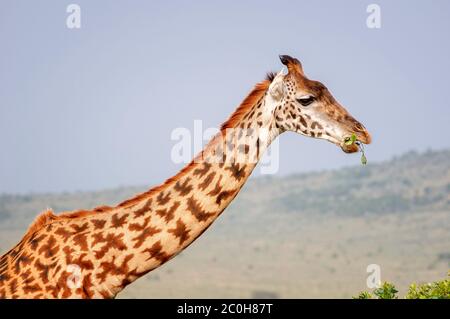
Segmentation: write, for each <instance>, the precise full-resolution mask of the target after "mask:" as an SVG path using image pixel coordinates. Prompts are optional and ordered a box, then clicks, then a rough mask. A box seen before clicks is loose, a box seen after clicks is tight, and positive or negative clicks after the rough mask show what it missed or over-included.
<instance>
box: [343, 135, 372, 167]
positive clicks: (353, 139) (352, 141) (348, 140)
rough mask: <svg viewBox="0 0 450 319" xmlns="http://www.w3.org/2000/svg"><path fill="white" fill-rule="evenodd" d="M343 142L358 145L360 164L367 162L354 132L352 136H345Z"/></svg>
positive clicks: (361, 145)
mask: <svg viewBox="0 0 450 319" xmlns="http://www.w3.org/2000/svg"><path fill="white" fill-rule="evenodd" d="M344 143H345V145H353V144H356V145H358V148H359V150H360V151H361V164H363V165H366V164H367V158H366V155H365V154H364V146H363V144H362V143H360V142H359V141H358V140H357V138H356V135H355V134H354V133H353V134H352V136H350V137H347V138H346V139H345V142H344Z"/></svg>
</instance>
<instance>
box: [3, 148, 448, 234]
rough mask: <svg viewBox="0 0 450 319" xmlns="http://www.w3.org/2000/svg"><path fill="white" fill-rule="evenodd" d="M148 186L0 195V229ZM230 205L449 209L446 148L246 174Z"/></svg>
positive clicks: (320, 210)
mask: <svg viewBox="0 0 450 319" xmlns="http://www.w3.org/2000/svg"><path fill="white" fill-rule="evenodd" d="M149 187H150V186H145V187H144V186H142V187H127V188H117V189H112V190H104V191H97V192H75V193H62V194H37V195H5V194H3V195H0V229H2V228H8V229H11V228H18V229H20V228H24V227H26V226H27V225H28V224H29V223H30V222H32V220H33V218H34V217H35V216H36V215H37V214H38V213H39V212H40V211H42V210H44V209H45V208H47V207H50V208H52V209H53V210H54V211H55V212H61V211H67V210H75V209H82V208H85V209H87V208H93V207H95V206H100V205H114V204H117V203H118V202H121V201H123V200H124V199H126V198H128V197H130V196H132V195H133V194H136V193H139V192H142V191H144V190H146V189H148V188H149ZM234 205H236V206H238V207H239V209H246V210H247V209H250V210H252V211H256V212H259V213H263V212H264V211H273V210H276V211H277V212H278V213H291V212H298V211H301V212H303V213H308V214H309V213H312V214H325V213H339V214H345V215H348V214H368V213H379V214H380V213H386V212H388V213H392V212H409V211H411V210H428V211H432V210H450V150H444V151H428V152H425V153H417V152H409V153H406V154H404V155H402V156H399V157H395V158H393V159H392V160H390V161H387V162H383V163H375V164H372V163H371V164H370V165H367V166H362V165H360V166H354V167H350V168H343V169H339V170H332V171H324V172H313V173H306V174H296V175H290V176H287V177H273V176H266V177H257V178H251V179H250V181H249V182H248V183H247V184H246V185H245V187H244V189H243V191H242V192H241V193H240V194H239V196H238V197H237V200H236V201H235V203H234Z"/></svg>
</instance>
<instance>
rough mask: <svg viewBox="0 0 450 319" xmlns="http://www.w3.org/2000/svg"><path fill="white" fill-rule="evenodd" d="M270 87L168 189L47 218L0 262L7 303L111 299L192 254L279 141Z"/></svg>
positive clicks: (255, 94)
mask: <svg viewBox="0 0 450 319" xmlns="http://www.w3.org/2000/svg"><path fill="white" fill-rule="evenodd" d="M268 88H269V83H268V81H266V82H263V83H261V84H259V85H257V86H256V88H255V89H254V90H253V91H252V92H251V93H250V95H249V96H248V97H247V98H246V99H245V100H244V102H243V103H242V104H241V105H240V106H239V108H238V109H237V110H236V111H235V112H234V113H233V114H232V116H231V117H230V118H229V120H228V121H227V122H225V123H224V124H223V125H222V128H221V132H220V133H219V134H217V135H216V136H215V137H214V138H213V139H212V140H211V141H210V142H209V143H208V145H207V146H206V147H205V148H204V150H203V151H202V152H201V153H200V154H199V155H198V156H197V157H196V158H195V159H194V160H193V161H192V162H191V163H190V164H189V165H187V166H186V167H185V168H183V169H182V170H181V171H180V172H179V173H178V174H177V175H175V176H174V177H172V178H170V179H168V180H167V181H166V182H165V183H164V184H162V185H160V186H157V187H155V188H152V189H150V190H149V191H147V192H145V193H142V194H140V195H138V196H136V197H134V198H132V199H130V200H127V201H125V202H123V203H121V204H119V205H118V206H117V207H114V208H111V207H98V208H96V209H94V210H93V211H75V212H68V213H63V214H61V215H58V216H56V215H53V214H52V212H50V211H48V212H46V213H44V214H42V215H40V216H39V217H38V218H37V219H36V222H35V223H34V224H33V225H32V226H31V227H30V229H29V231H28V232H27V233H26V235H25V236H24V238H23V239H22V240H21V241H20V243H19V244H17V245H16V246H15V247H14V248H13V249H11V250H10V251H9V252H7V253H6V254H5V255H3V256H2V257H0V297H8V298H18V297H22V298H69V297H74V298H76V297H78V298H80V297H81V298H83V297H84V298H95V297H103V298H111V297H114V296H115V295H116V294H117V293H118V292H120V291H121V290H122V289H123V288H124V287H125V286H127V285H128V284H130V283H131V282H133V281H134V280H136V279H137V278H139V277H141V276H143V275H144V274H146V273H147V272H149V271H151V270H153V269H155V268H157V267H158V266H160V265H161V264H163V263H164V262H166V261H168V260H169V259H170V258H172V257H173V256H175V255H176V254H177V253H179V252H180V251H182V250H183V249H185V248H186V247H187V246H188V245H189V244H190V243H192V242H193V241H194V240H195V239H196V238H197V237H198V236H200V235H201V234H202V233H203V232H204V231H205V230H206V229H207V228H208V227H209V226H210V225H211V223H212V222H213V221H214V220H215V219H216V218H217V217H218V216H219V215H220V214H221V213H222V211H223V210H224V209H225V208H226V207H227V206H228V205H229V204H230V202H231V201H232V200H233V198H234V197H235V196H236V195H237V193H238V192H239V190H240V189H241V188H242V186H243V185H244V183H245V182H246V180H247V179H248V177H249V176H250V174H251V172H252V171H253V169H254V168H255V166H256V164H257V162H258V160H259V159H260V157H261V156H262V154H263V152H264V151H265V149H266V148H267V147H268V146H269V144H270V143H271V141H272V140H273V139H274V138H275V137H276V136H277V135H278V129H277V127H276V124H274V120H273V116H272V111H273V109H274V107H275V105H274V103H273V101H272V100H271V95H270V94H266V93H267V90H268ZM74 269H79V272H78V271H77V273H76V276H74V273H73V272H72V270H74ZM74 278H78V281H77V284H75V283H74V282H72V279H74ZM69 283H73V284H69Z"/></svg>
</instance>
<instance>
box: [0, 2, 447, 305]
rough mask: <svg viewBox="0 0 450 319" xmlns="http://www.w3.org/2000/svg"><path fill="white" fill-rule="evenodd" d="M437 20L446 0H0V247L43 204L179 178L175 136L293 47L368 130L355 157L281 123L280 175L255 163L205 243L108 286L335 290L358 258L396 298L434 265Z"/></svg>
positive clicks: (442, 93) (225, 292)
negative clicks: (375, 13) (75, 9)
mask: <svg viewBox="0 0 450 319" xmlns="http://www.w3.org/2000/svg"><path fill="white" fill-rule="evenodd" d="M71 3H75V4H77V5H79V7H80V8H81V28H79V29H77V28H76V29H70V28H68V27H67V25H66V19H67V17H68V16H69V15H70V13H67V12H66V8H67V6H68V5H69V4H71ZM372 3H375V4H378V5H379V8H380V9H381V11H380V13H381V27H380V28H375V29H373V28H369V27H368V26H367V23H366V20H367V18H368V16H369V15H370V13H368V12H367V7H368V5H370V4H372ZM449 14H450V3H449V2H448V1H445V0H442V1H433V2H426V1H395V2H393V1H375V2H372V1H357V0H354V1H345V3H344V2H338V1H331V0H329V1H324V0H322V1H276V2H275V1H246V2H245V3H239V4H238V3H230V2H225V1H193V2H192V3H189V4H188V3H186V2H182V1H171V2H170V3H163V2H147V1H127V3H124V2H118V1H117V2H111V1H95V2H92V1H76V2H72V1H39V2H31V1H8V0H6V1H5V0H3V1H1V2H0V48H1V51H0V52H1V53H0V147H1V148H0V149H1V151H0V194H1V195H0V249H1V252H5V251H6V250H7V249H8V248H9V247H10V246H12V245H14V244H15V243H16V242H17V241H18V240H19V239H20V238H21V236H22V235H23V233H24V231H25V229H26V228H27V227H28V225H29V224H30V223H31V221H32V220H33V219H34V217H35V216H36V215H37V214H38V213H39V212H40V211H41V210H43V209H45V208H46V207H51V208H53V209H54V210H55V211H56V212H59V211H62V210H73V209H79V208H91V207H94V206H98V205H103V204H109V205H113V204H115V203H118V202H120V201H122V200H124V199H125V198H127V197H129V196H131V195H133V194H134V193H136V192H139V191H142V190H145V189H148V188H149V187H150V186H152V185H155V184H158V183H160V182H162V181H163V180H164V179H166V178H167V177H169V176H171V175H173V174H174V173H176V172H177V171H178V170H179V169H180V168H181V167H182V165H180V164H176V163H173V162H172V160H171V157H170V151H171V148H172V147H173V145H174V141H172V140H171V138H170V134H171V132H172V131H173V130H174V129H175V128H177V127H185V128H188V129H192V128H193V123H194V120H196V119H200V120H202V121H203V127H204V128H208V127H217V126H218V125H220V123H222V122H223V121H224V120H225V119H226V118H227V117H228V115H229V114H230V113H231V112H232V111H233V110H234V108H235V107H236V106H237V105H239V103H240V102H241V101H242V99H243V98H244V97H245V96H246V94H247V93H248V92H249V91H250V90H251V88H252V87H253V85H254V84H255V83H257V82H259V81H260V80H262V79H263V78H264V76H265V73H266V72H268V71H279V70H280V69H281V64H280V62H279V60H278V54H289V55H292V56H295V57H297V58H298V59H299V60H301V61H302V63H303V67H304V70H305V72H306V74H307V75H308V76H309V77H310V78H311V79H316V80H320V81H321V82H323V83H324V84H325V85H327V87H328V88H329V89H330V91H331V92H332V93H333V95H334V96H335V97H336V98H337V100H338V101H340V103H341V104H343V105H344V106H345V107H346V108H347V109H348V110H349V111H350V113H352V115H354V116H355V117H356V118H357V119H358V120H360V121H361V122H362V123H364V125H365V126H366V127H367V128H368V130H369V131H370V132H371V133H372V137H373V144H371V145H369V146H368V147H366V155H367V157H368V160H369V164H368V165H367V166H365V167H361V166H360V165H359V155H357V154H353V155H347V154H344V153H343V152H342V151H341V150H340V149H338V148H336V147H335V146H333V145H332V144H330V143H327V142H324V141H318V140H313V139H307V138H305V137H300V136H297V135H295V134H293V133H287V134H284V135H282V136H281V137H280V141H279V142H280V155H279V156H280V163H279V171H278V172H277V173H276V174H275V175H271V176H267V175H264V176H259V174H258V171H255V173H256V174H254V176H252V178H251V179H250V181H249V182H248V183H247V185H246V186H245V187H244V189H243V191H242V192H241V194H239V195H238V197H237V198H236V200H235V201H234V202H233V204H232V205H231V207H230V208H229V209H228V210H227V211H226V212H225V213H224V214H223V215H222V216H221V217H220V218H219V219H218V220H217V221H216V222H215V223H214V224H213V226H212V227H211V228H210V229H209V230H208V231H207V232H206V233H205V234H204V235H203V236H202V237H200V238H199V239H198V240H197V241H196V242H194V244H193V245H191V246H190V247H189V248H188V249H187V250H186V251H185V252H183V253H182V254H181V255H180V256H178V257H177V258H175V259H173V260H172V261H170V262H169V263H167V264H166V265H164V266H163V267H161V268H159V269H157V270H156V271H154V272H151V273H150V274H149V275H147V276H145V277H144V278H142V279H140V280H138V281H137V282H136V283H134V284H133V285H131V286H130V287H128V288H127V289H126V290H125V291H124V292H123V293H122V294H121V296H122V297H136V298H139V297H149V298H153V297H161V298H164V297H180V298H193V297H211V298H214V297H258V298H261V297H288V298H306V297H312V298H316V297H327V298H330V297H343V298H348V297H350V296H352V295H356V294H357V293H358V292H359V291H360V290H365V289H367V287H366V278H367V276H368V273H366V267H367V265H369V264H378V265H380V267H381V276H382V280H389V281H394V283H396V284H397V285H398V288H400V291H401V292H402V291H405V290H406V288H407V286H408V284H409V283H411V282H413V281H416V282H426V281H433V280H438V279H441V278H443V277H445V276H446V273H447V270H448V269H449V267H450V249H449V247H450V245H449V244H450V142H449V140H448V136H449V134H448V131H447V130H448V124H449V120H450V108H449V98H448V94H447V91H448V86H449V84H450V81H449V72H450V60H449V59H448V57H449V56H450V40H449V37H448V30H450V19H449Z"/></svg>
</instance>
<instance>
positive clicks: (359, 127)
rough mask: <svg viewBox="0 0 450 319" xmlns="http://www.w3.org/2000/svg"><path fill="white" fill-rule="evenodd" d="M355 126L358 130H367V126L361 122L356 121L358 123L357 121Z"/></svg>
mask: <svg viewBox="0 0 450 319" xmlns="http://www.w3.org/2000/svg"><path fill="white" fill-rule="evenodd" d="M355 128H356V129H357V130H358V131H365V130H366V128H365V127H364V126H363V125H362V124H361V123H359V122H356V123H355Z"/></svg>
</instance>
